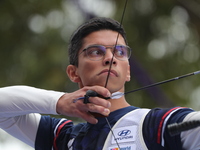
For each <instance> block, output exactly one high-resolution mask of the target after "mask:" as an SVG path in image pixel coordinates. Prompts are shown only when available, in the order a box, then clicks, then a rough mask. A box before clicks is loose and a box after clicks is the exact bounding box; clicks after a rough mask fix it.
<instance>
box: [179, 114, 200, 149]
mask: <svg viewBox="0 0 200 150" xmlns="http://www.w3.org/2000/svg"><path fill="white" fill-rule="evenodd" d="M199 119H200V111H198V112H191V113H189V114H188V115H187V116H186V117H185V118H184V120H183V122H185V121H191V120H199ZM199 141H200V127H197V128H194V129H191V130H188V131H184V132H182V133H181V142H182V145H183V149H187V150H199V149H200V142H199Z"/></svg>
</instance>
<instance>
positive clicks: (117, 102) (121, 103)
mask: <svg viewBox="0 0 200 150" xmlns="http://www.w3.org/2000/svg"><path fill="white" fill-rule="evenodd" d="M109 101H110V103H111V107H110V108H109V109H110V112H112V111H115V110H117V109H121V108H124V107H128V106H130V104H129V103H127V101H126V99H125V97H124V96H122V97H121V98H119V99H109Z"/></svg>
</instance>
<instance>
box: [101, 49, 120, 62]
mask: <svg viewBox="0 0 200 150" xmlns="http://www.w3.org/2000/svg"><path fill="white" fill-rule="evenodd" d="M111 62H112V64H113V65H116V64H117V61H116V58H115V57H114V56H113V53H112V51H109V50H107V51H106V54H105V56H104V59H103V65H105V66H106V65H110V63H111Z"/></svg>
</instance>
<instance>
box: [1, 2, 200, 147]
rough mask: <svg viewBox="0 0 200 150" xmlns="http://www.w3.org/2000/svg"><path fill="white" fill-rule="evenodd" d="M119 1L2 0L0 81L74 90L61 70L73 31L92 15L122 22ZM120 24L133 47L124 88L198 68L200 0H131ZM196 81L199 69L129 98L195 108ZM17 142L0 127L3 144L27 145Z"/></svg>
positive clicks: (199, 87)
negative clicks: (129, 79) (128, 78)
mask: <svg viewBox="0 0 200 150" xmlns="http://www.w3.org/2000/svg"><path fill="white" fill-rule="evenodd" d="M124 4H125V0H121V1H119V0H57V1H49V0H43V1H39V0H26V1H25V0H17V1H13V0H1V1H0V35H1V36H0V87H4V86H11V85H29V86H33V87H38V88H44V89H50V90H58V91H64V92H72V91H74V90H76V89H78V87H77V85H76V84H74V83H72V82H71V81H70V80H69V79H68V77H67V75H66V73H65V68H66V66H67V65H68V53H67V47H68V40H69V37H70V35H71V34H72V33H73V31H74V30H75V29H76V28H77V27H78V26H79V25H80V24H82V23H83V22H85V21H86V20H88V19H90V18H93V17H96V16H101V17H110V18H113V19H116V20H118V21H119V22H120V21H121V17H122V11H123V8H124ZM122 24H123V27H124V28H125V30H126V33H127V38H128V42H129V46H130V47H131V48H132V57H131V58H130V64H131V81H130V82H128V83H127V84H126V91H130V90H133V89H136V88H139V87H142V86H146V85H149V84H152V83H155V82H159V81H162V80H166V79H170V78H174V77H176V76H180V75H183V74H187V73H190V72H195V71H198V70H200V61H199V59H200V42H199V38H200V37H199V35H200V1H198V0H190V1H188V0H162V1H161V0H128V5H127V7H126V12H125V15H124V20H123V23H122ZM199 81H200V75H196V76H191V77H188V78H184V79H181V80H177V81H174V82H171V83H167V84H164V85H161V86H158V87H155V88H151V89H148V90H143V91H139V92H135V93H131V94H127V95H126V98H127V100H128V102H129V103H130V104H131V105H135V106H138V107H147V108H153V107H171V106H177V105H179V106H187V107H192V108H194V109H195V110H199V108H200V98H199V97H200V84H199V83H200V82H199ZM74 120H76V119H74ZM14 141H15V140H14V139H12V138H11V137H10V136H8V135H7V134H6V133H4V132H3V131H1V130H0V149H2V150H3V149H4V150H10V149H15V150H24V149H26V150H29V149H32V148H29V147H27V146H26V145H24V144H21V142H19V141H15V142H14ZM12 143H15V144H12ZM16 143H17V144H18V145H19V146H16ZM12 145H15V147H14V148H13V147H12ZM24 146H25V147H24Z"/></svg>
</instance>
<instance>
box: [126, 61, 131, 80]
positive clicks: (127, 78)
mask: <svg viewBox="0 0 200 150" xmlns="http://www.w3.org/2000/svg"><path fill="white" fill-rule="evenodd" d="M130 80H131V74H130V65H129V66H128V69H127V75H126V82H129V81H130Z"/></svg>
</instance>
